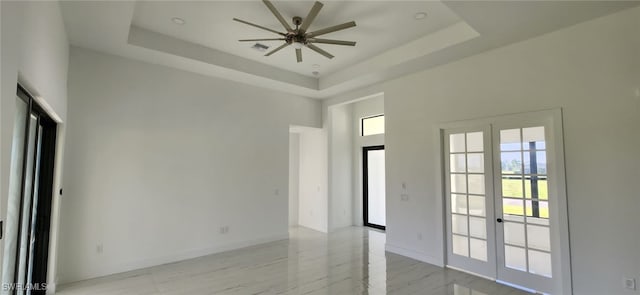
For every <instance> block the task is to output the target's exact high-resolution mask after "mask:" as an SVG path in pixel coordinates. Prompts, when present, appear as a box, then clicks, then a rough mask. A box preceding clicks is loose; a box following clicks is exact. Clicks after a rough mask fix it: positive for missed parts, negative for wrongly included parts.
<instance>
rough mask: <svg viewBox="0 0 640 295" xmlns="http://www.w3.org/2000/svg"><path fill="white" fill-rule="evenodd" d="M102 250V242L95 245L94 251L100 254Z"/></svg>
mask: <svg viewBox="0 0 640 295" xmlns="http://www.w3.org/2000/svg"><path fill="white" fill-rule="evenodd" d="M103 250H104V247H103V246H102V243H98V244H97V245H96V253H98V254H102V252H103Z"/></svg>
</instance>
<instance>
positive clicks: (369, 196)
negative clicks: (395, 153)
mask: <svg viewBox="0 0 640 295" xmlns="http://www.w3.org/2000/svg"><path fill="white" fill-rule="evenodd" d="M362 166H363V171H362V184H363V187H362V196H363V202H362V208H363V209H364V212H363V217H364V225H365V226H368V227H373V228H377V229H381V230H384V229H385V228H386V225H387V222H386V200H385V199H386V198H385V155H384V146H383V145H377V146H367V147H363V148H362Z"/></svg>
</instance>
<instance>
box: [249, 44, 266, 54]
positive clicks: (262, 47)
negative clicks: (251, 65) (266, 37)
mask: <svg viewBox="0 0 640 295" xmlns="http://www.w3.org/2000/svg"><path fill="white" fill-rule="evenodd" d="M251 48H253V49H255V50H258V51H260V52H265V51H267V49H269V46H267V45H264V44H260V43H256V44H253V46H251Z"/></svg>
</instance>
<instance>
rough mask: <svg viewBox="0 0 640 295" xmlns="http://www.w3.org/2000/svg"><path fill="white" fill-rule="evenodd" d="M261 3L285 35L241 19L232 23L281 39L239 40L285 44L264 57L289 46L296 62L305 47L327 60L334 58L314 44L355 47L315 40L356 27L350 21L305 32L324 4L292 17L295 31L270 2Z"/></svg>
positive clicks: (316, 5) (346, 42)
mask: <svg viewBox="0 0 640 295" xmlns="http://www.w3.org/2000/svg"><path fill="white" fill-rule="evenodd" d="M262 2H264V4H265V5H266V6H267V8H268V9H269V10H270V11H271V13H273V15H274V16H275V17H276V18H277V19H278V21H279V22H280V23H281V24H282V26H283V27H284V29H285V30H286V32H285V33H283V32H278V31H276V30H272V29H270V28H267V27H264V26H260V25H257V24H254V23H250V22H248V21H244V20H241V19H237V18H234V19H233V20H234V21H237V22H240V23H243V24H246V25H249V26H252V27H256V28H259V29H262V30H265V31H269V32H271V33H274V34H278V35H280V36H281V37H280V38H265V39H243V40H239V41H240V42H255V41H284V42H285V43H284V44H282V45H281V46H279V47H277V48H276V49H274V50H272V51H270V52H267V54H265V56H270V55H272V54H274V53H276V52H277V51H279V50H281V49H283V48H285V47H287V46H289V45H293V47H294V48H295V49H296V60H297V61H298V62H302V48H304V47H307V48H309V49H311V50H313V51H315V52H317V53H319V54H321V55H323V56H325V57H327V58H329V59H331V58H333V57H334V56H333V55H332V54H330V53H329V52H327V51H325V50H323V49H321V48H319V47H318V46H316V45H315V44H318V43H320V44H332V45H342V46H355V45H356V42H354V41H342V40H332V39H321V38H316V37H317V36H321V35H325V34H329V33H332V32H336V31H341V30H344V29H348V28H352V27H355V26H356V22H354V21H351V22H346V23H344V24H340V25H336V26H331V27H328V28H324V29H320V30H317V31H313V32H307V29H309V26H311V23H312V22H313V21H314V20H315V18H316V16H318V13H319V12H320V9H322V6H324V4H322V3H320V2H318V1H316V2H315V3H314V4H313V7H312V8H311V10H310V11H309V14H307V17H306V18H304V19H303V18H301V17H299V16H294V17H293V19H292V23H293V25H294V26H295V29H294V28H292V27H291V25H289V23H288V22H287V21H286V20H285V19H284V17H282V15H281V14H280V12H278V10H277V9H276V7H275V6H274V5H273V3H271V1H269V0H262Z"/></svg>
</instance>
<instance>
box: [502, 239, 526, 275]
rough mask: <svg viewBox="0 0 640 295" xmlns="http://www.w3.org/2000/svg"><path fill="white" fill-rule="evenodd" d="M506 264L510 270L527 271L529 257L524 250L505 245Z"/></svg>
mask: <svg viewBox="0 0 640 295" xmlns="http://www.w3.org/2000/svg"><path fill="white" fill-rule="evenodd" d="M504 262H505V266H506V267H508V268H513V269H517V270H521V271H527V257H526V256H525V250H524V248H520V247H514V246H509V245H505V246H504Z"/></svg>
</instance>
